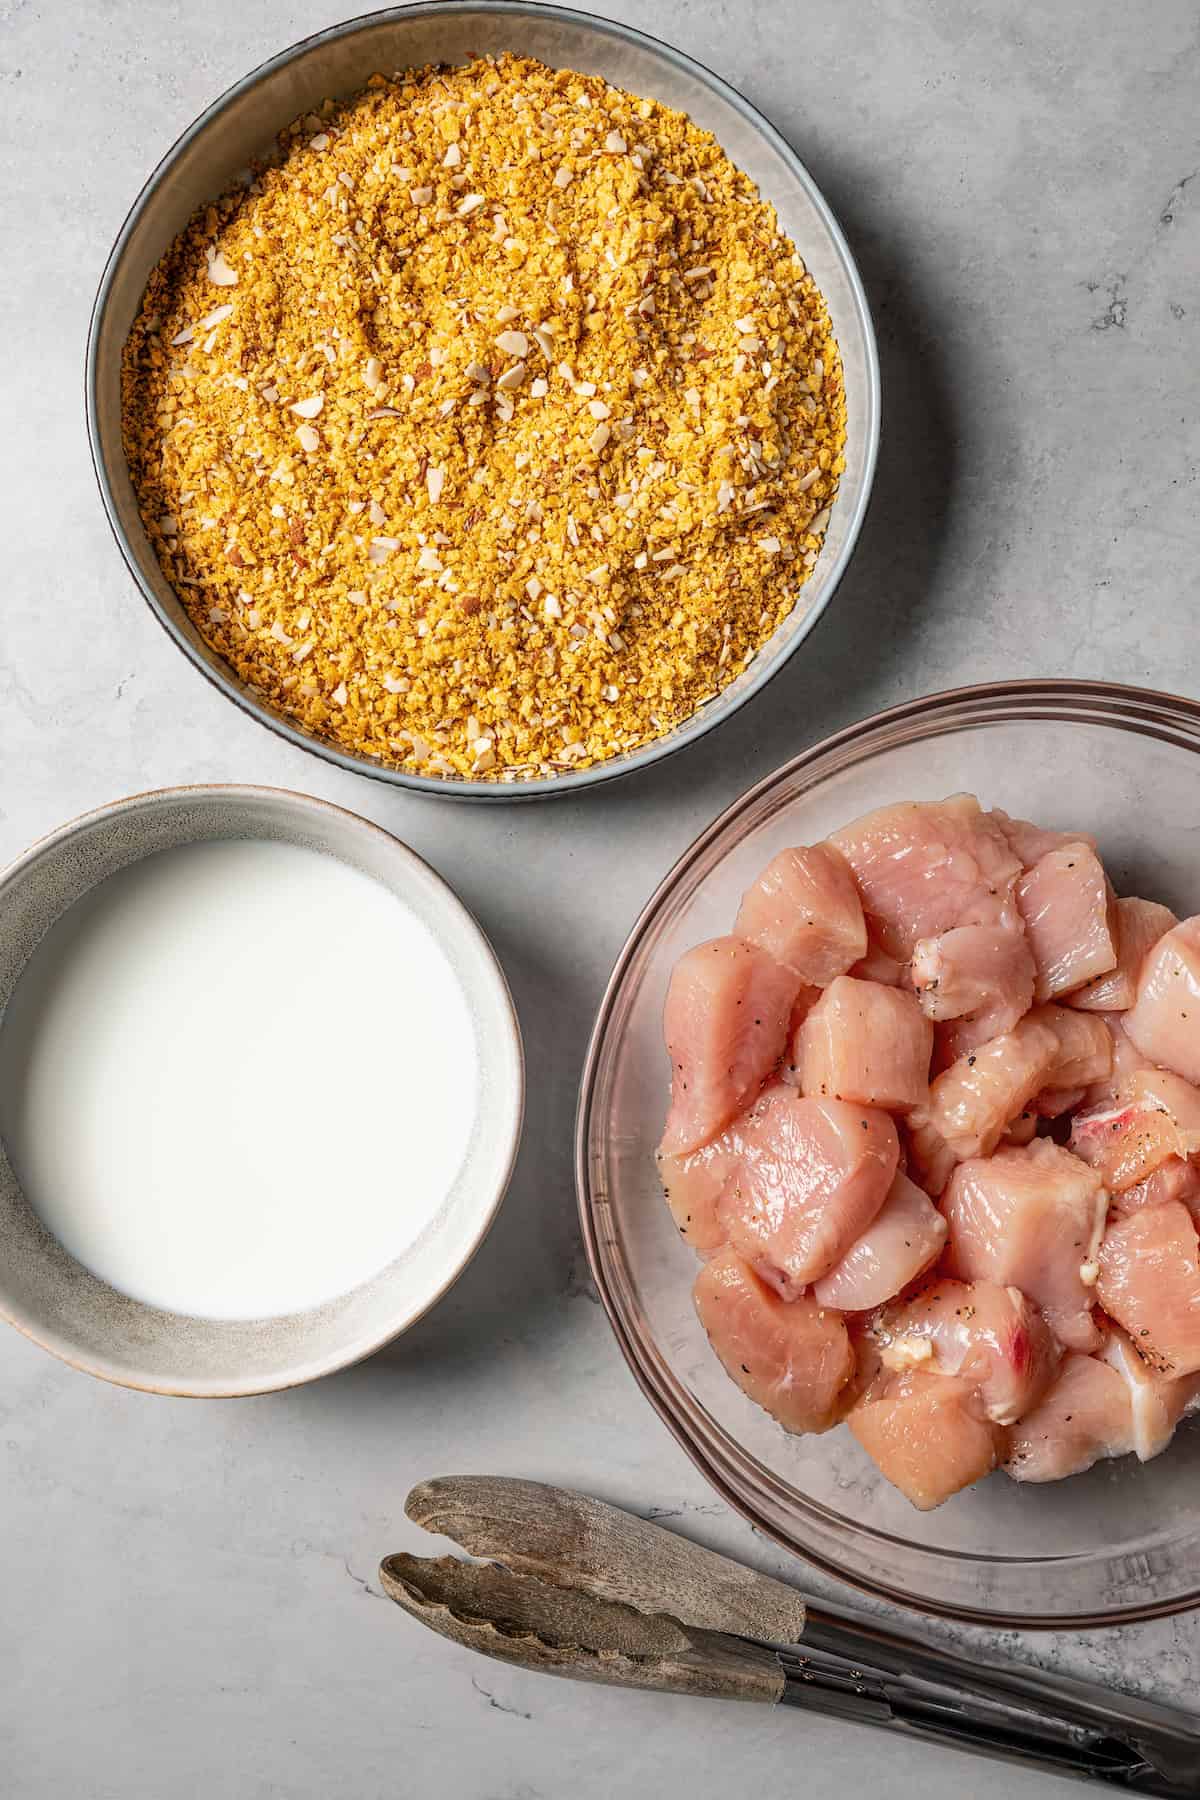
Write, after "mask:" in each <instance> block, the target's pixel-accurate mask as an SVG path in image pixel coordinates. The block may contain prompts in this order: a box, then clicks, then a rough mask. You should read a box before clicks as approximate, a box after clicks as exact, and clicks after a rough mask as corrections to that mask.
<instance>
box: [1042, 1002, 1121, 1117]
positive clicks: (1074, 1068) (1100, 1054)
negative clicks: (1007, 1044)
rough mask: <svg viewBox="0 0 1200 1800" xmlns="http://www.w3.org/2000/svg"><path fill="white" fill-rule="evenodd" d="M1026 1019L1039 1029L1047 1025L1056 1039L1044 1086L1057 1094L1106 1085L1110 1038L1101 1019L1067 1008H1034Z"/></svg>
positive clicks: (1109, 1071) (1111, 1050) (1110, 1045)
mask: <svg viewBox="0 0 1200 1800" xmlns="http://www.w3.org/2000/svg"><path fill="white" fill-rule="evenodd" d="M1029 1017H1030V1019H1031V1020H1033V1021H1036V1023H1037V1024H1039V1025H1048V1026H1049V1027H1050V1029H1051V1031H1052V1032H1053V1033H1054V1035H1055V1037H1056V1038H1057V1039H1058V1055H1057V1056H1056V1057H1055V1059H1054V1066H1053V1068H1052V1069H1051V1070H1050V1073H1049V1077H1048V1080H1047V1086H1049V1087H1054V1088H1058V1089H1060V1090H1061V1089H1065V1088H1086V1087H1091V1086H1092V1085H1093V1083H1096V1082H1100V1081H1107V1079H1108V1077H1109V1076H1110V1075H1111V1074H1112V1066H1113V1034H1112V1032H1111V1031H1110V1030H1109V1029H1108V1026H1107V1025H1106V1024H1105V1022H1104V1020H1103V1019H1098V1018H1096V1017H1095V1016H1094V1014H1092V1013H1086V1012H1085V1013H1080V1012H1073V1011H1072V1010H1071V1008H1070V1007H1069V1006H1035V1007H1034V1009H1033V1011H1032V1012H1031V1013H1030V1015H1029ZM1071 1104H1072V1105H1077V1104H1078V1102H1077V1101H1072V1102H1071ZM1048 1116H1049V1117H1051V1118H1053V1117H1054V1116H1055V1115H1054V1114H1052V1113H1051V1114H1049V1115H1048Z"/></svg>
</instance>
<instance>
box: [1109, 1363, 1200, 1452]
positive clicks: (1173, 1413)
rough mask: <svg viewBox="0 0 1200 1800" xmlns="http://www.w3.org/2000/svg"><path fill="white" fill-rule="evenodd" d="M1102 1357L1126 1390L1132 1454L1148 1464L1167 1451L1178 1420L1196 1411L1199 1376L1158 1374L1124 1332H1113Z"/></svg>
mask: <svg viewBox="0 0 1200 1800" xmlns="http://www.w3.org/2000/svg"><path fill="white" fill-rule="evenodd" d="M1103 1355H1104V1360H1105V1362H1106V1363H1109V1364H1110V1365H1111V1366H1112V1367H1113V1368H1114V1369H1115V1370H1116V1371H1117V1373H1118V1374H1119V1375H1120V1376H1121V1378H1122V1380H1123V1381H1124V1382H1125V1384H1126V1387H1127V1388H1128V1390H1129V1398H1130V1401H1131V1403H1132V1407H1133V1445H1132V1448H1133V1451H1134V1454H1135V1455H1136V1456H1137V1459H1138V1461H1139V1462H1149V1461H1150V1458H1151V1457H1152V1456H1158V1455H1160V1454H1161V1453H1162V1451H1164V1450H1165V1449H1166V1447H1167V1445H1168V1444H1169V1443H1170V1441H1171V1439H1172V1438H1173V1437H1174V1436H1175V1427H1176V1426H1177V1425H1178V1423H1179V1421H1180V1420H1181V1419H1182V1418H1184V1417H1185V1416H1186V1415H1187V1414H1188V1413H1190V1412H1194V1411H1195V1410H1196V1407H1197V1404H1198V1403H1200V1375H1184V1376H1182V1377H1181V1378H1180V1379H1178V1380H1174V1381H1172V1380H1170V1379H1169V1378H1168V1377H1167V1376H1165V1375H1160V1374H1159V1372H1158V1370H1157V1369H1155V1368H1153V1367H1152V1366H1151V1364H1150V1363H1148V1362H1147V1361H1146V1360H1145V1358H1144V1357H1142V1356H1140V1355H1139V1354H1138V1351H1137V1348H1136V1346H1135V1345H1134V1343H1133V1342H1132V1340H1131V1339H1130V1338H1127V1337H1126V1336H1125V1333H1124V1332H1123V1331H1114V1332H1112V1334H1111V1335H1110V1337H1109V1341H1108V1344H1107V1345H1106V1347H1105V1349H1104V1352H1103Z"/></svg>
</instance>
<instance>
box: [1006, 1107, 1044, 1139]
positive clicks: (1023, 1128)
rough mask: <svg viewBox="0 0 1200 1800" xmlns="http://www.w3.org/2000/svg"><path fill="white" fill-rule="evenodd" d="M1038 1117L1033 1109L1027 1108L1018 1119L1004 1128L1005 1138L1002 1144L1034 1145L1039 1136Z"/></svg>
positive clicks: (1019, 1114)
mask: <svg viewBox="0 0 1200 1800" xmlns="http://www.w3.org/2000/svg"><path fill="white" fill-rule="evenodd" d="M1038 1116H1039V1115H1038V1113H1037V1112H1036V1111H1035V1109H1034V1108H1033V1107H1029V1106H1027V1107H1026V1108H1025V1111H1024V1112H1019V1113H1018V1114H1017V1116H1016V1118H1015V1119H1013V1120H1012V1121H1011V1122H1010V1123H1009V1124H1007V1125H1006V1126H1005V1127H1004V1136H1003V1137H1002V1138H1001V1139H1000V1142H1001V1143H1002V1144H1017V1145H1020V1144H1030V1143H1032V1142H1033V1140H1034V1138H1035V1137H1036V1136H1037V1128H1038Z"/></svg>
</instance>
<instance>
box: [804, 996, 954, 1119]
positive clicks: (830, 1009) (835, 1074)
mask: <svg viewBox="0 0 1200 1800" xmlns="http://www.w3.org/2000/svg"><path fill="white" fill-rule="evenodd" d="M932 1051H933V1026H932V1025H931V1024H930V1023H929V1020H928V1019H927V1018H926V1017H925V1015H924V1013H922V1011H921V1009H920V1007H919V1006H918V1005H917V1002H916V1001H915V1000H914V998H913V996H912V995H911V994H906V993H904V992H903V991H902V990H901V989H900V988H891V987H880V986H879V984H878V983H877V982H874V981H856V980H855V979H854V978H853V977H852V976H850V975H839V976H838V977H837V978H836V980H834V981H832V982H830V984H829V986H828V987H827V988H826V989H825V992H824V993H823V994H822V995H821V997H820V999H819V1000H818V1001H817V1002H816V1004H815V1005H814V1006H813V1007H812V1008H811V1009H810V1011H809V1012H808V1014H807V1015H806V1017H805V1020H804V1023H803V1025H802V1026H801V1027H800V1031H799V1033H798V1035H797V1038H796V1042H795V1045H794V1048H793V1052H792V1059H793V1061H794V1062H795V1064H796V1067H797V1068H798V1070H799V1073H800V1087H801V1091H802V1092H803V1093H805V1094H810V1095H813V1096H817V1095H831V1096H832V1097H833V1098H835V1099H838V1100H853V1101H857V1102H858V1103H859V1104H860V1105H863V1106H882V1107H884V1108H886V1109H888V1110H889V1111H895V1112H903V1111H907V1110H908V1108H910V1107H913V1106H920V1105H923V1104H924V1103H925V1102H926V1101H927V1100H928V1098H929V1058H930V1055H931V1053H932Z"/></svg>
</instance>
